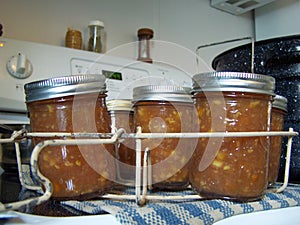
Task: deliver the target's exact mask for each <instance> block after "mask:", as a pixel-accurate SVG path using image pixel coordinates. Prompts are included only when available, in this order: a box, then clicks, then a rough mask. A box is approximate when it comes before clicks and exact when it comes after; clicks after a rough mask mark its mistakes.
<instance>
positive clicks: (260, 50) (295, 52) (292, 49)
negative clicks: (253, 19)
mask: <svg viewBox="0 0 300 225" xmlns="http://www.w3.org/2000/svg"><path fill="white" fill-rule="evenodd" d="M299 56H300V35H292V36H285V37H278V38H273V39H267V40H262V41H257V42H255V43H254V73H258V74H269V73H268V70H269V69H270V68H272V67H273V65H274V64H275V65H276V63H277V62H278V61H282V60H283V61H284V62H286V63H287V64H289V63H290V62H291V61H294V62H295V61H296V62H299V58H300V57H299ZM212 67H213V69H215V70H216V71H231V72H251V43H250V44H246V45H241V46H239V47H236V48H232V49H230V50H228V51H225V52H223V53H221V54H219V55H218V56H216V57H215V58H214V59H213V61H212Z"/></svg>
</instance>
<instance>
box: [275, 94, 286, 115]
mask: <svg viewBox="0 0 300 225" xmlns="http://www.w3.org/2000/svg"><path fill="white" fill-rule="evenodd" d="M287 102H288V100H287V98H286V97H284V96H281V95H276V96H275V97H274V101H273V104H272V107H273V108H277V109H281V110H283V111H285V112H287Z"/></svg>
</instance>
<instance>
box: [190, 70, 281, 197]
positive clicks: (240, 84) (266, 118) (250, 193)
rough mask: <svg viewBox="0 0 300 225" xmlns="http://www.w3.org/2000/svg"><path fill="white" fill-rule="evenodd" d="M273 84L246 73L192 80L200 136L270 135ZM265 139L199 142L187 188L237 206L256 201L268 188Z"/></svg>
mask: <svg viewBox="0 0 300 225" xmlns="http://www.w3.org/2000/svg"><path fill="white" fill-rule="evenodd" d="M274 86H275V80H274V78H272V77H270V76H264V75H259V74H250V73H235V72H219V73H214V72H213V73H204V74H197V75H195V76H193V90H192V92H193V98H194V103H195V106H196V108H197V111H198V117H199V123H200V126H199V131H200V132H247V131H248V132H259V131H270V117H271V102H272V98H273V95H274ZM268 161H269V138H268V137H266V136H258V137H254V136H251V135H250V136H246V137H219V138H217V137H214V138H199V142H198V145H197V148H196V149H195V152H194V155H193V157H192V159H191V168H192V169H191V170H190V183H191V186H192V187H193V189H195V190H196V191H197V192H198V193H199V194H200V195H201V196H203V197H207V198H223V199H231V200H237V201H250V200H255V199H259V198H261V197H262V196H263V195H264V193H265V190H266V188H267V183H268Z"/></svg>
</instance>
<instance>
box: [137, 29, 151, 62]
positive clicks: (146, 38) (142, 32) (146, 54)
mask: <svg viewBox="0 0 300 225" xmlns="http://www.w3.org/2000/svg"><path fill="white" fill-rule="evenodd" d="M138 38H139V47H138V58H137V60H139V61H143V62H147V63H152V62H153V61H152V59H151V57H150V39H151V38H153V30H152V29H149V28H141V29H139V30H138Z"/></svg>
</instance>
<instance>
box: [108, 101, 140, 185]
mask: <svg viewBox="0 0 300 225" xmlns="http://www.w3.org/2000/svg"><path fill="white" fill-rule="evenodd" d="M107 109H108V111H109V114H110V116H111V131H112V133H115V132H116V131H117V130H118V129H120V128H124V129H125V131H126V133H133V132H134V129H133V108H132V102H131V100H129V99H113V100H108V101H107ZM116 157H117V159H118V162H117V164H116V166H117V181H118V183H120V184H122V185H126V186H133V185H134V182H135V166H134V165H135V160H136V158H135V157H136V155H135V140H134V139H132V138H128V139H124V140H121V142H120V143H118V144H116Z"/></svg>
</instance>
